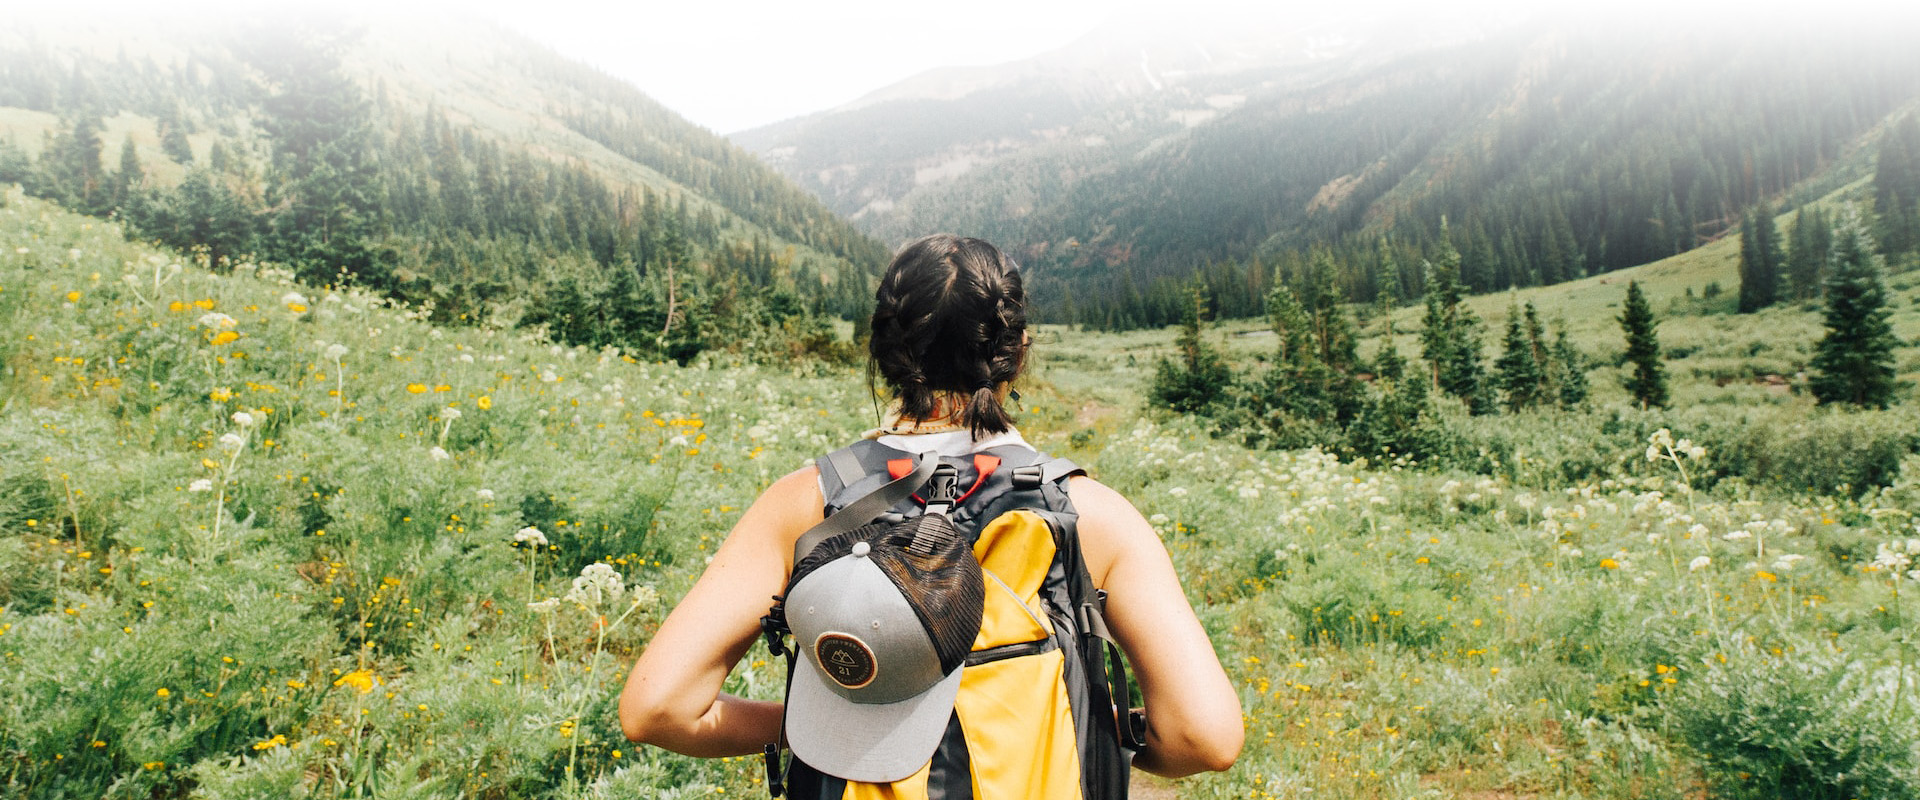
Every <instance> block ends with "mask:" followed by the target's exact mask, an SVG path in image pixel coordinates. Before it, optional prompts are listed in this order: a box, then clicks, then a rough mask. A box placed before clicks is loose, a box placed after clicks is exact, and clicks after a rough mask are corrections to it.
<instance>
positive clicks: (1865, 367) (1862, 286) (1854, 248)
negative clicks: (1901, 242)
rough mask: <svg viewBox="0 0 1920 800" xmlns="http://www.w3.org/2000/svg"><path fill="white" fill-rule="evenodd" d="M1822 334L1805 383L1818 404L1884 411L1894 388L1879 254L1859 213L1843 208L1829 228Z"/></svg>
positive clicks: (1893, 342)
mask: <svg viewBox="0 0 1920 800" xmlns="http://www.w3.org/2000/svg"><path fill="white" fill-rule="evenodd" d="M1826 290H1827V310H1826V324H1827V333H1826V335H1825V336H1824V337H1822V338H1821V339H1820V342H1819V343H1818V344H1816V345H1815V346H1814V354H1813V377H1812V378H1810V379H1809V380H1808V384H1809V388H1811V389H1812V390H1813V396H1814V397H1817V398H1819V399H1820V402H1821V403H1851V404H1853V405H1857V406H1870V407H1874V408H1885V407H1887V405H1888V404H1889V403H1891V402H1893V397H1894V394H1895V392H1896V391H1897V389H1898V383H1897V382H1896V381H1895V379H1894V370H1893V348H1894V347H1895V346H1896V345H1898V344H1899V340H1898V339H1896V338H1895V337H1894V335H1893V326H1892V324H1891V323H1890V322H1889V321H1888V319H1889V317H1890V316H1891V312H1890V311H1889V310H1888V309H1887V289H1886V286H1885V285H1884V284H1882V283H1881V279H1880V255H1879V254H1878V253H1876V252H1874V247H1873V241H1872V238H1871V237H1870V236H1869V235H1868V234H1867V229H1866V225H1865V223H1863V222H1862V221H1861V220H1860V217H1859V214H1858V213H1857V212H1855V211H1853V210H1852V209H1851V208H1849V209H1848V211H1847V213H1846V215H1845V216H1844V217H1843V218H1842V219H1841V221H1840V225H1839V227H1838V228H1836V229H1835V230H1834V243H1833V276H1832V277H1830V278H1828V279H1827V283H1826Z"/></svg>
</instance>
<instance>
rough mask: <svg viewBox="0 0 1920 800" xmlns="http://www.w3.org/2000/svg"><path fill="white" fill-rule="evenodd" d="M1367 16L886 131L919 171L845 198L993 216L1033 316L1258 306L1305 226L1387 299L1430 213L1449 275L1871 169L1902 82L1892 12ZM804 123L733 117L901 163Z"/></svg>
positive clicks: (1581, 259) (1635, 240) (1304, 253)
mask: <svg viewBox="0 0 1920 800" xmlns="http://www.w3.org/2000/svg"><path fill="white" fill-rule="evenodd" d="M1368 24H1377V23H1363V22H1361V21H1350V22H1349V23H1348V24H1347V25H1346V27H1344V28H1341V29H1340V30H1341V31H1342V32H1343V33H1344V34H1345V36H1346V38H1345V39H1343V40H1342V42H1343V45H1342V46H1341V47H1338V48H1327V49H1323V50H1322V51H1321V54H1322V57H1321V58H1319V59H1317V60H1310V61H1301V62H1299V63H1283V64H1282V65H1281V66H1273V65H1265V66H1248V67H1247V68H1244V69H1240V70H1238V71H1223V70H1220V69H1212V70H1178V69H1168V70H1166V71H1165V72H1163V73H1162V74H1161V75H1160V78H1161V80H1162V82H1163V84H1164V85H1162V86H1160V87H1158V89H1157V90H1156V91H1143V92H1140V93H1137V94H1131V95H1127V96H1123V97H1120V98H1118V99H1114V100H1111V101H1109V102H1104V103H1083V107H1082V109H1081V110H1080V113H1078V114H1077V115H1076V116H1074V117H1073V118H1072V119H1070V120H1066V119H1051V118H1047V119H1041V118H1038V117H1033V115H1030V114H1029V115H1028V116H1027V117H1021V112H1022V111H1024V109H1023V108H1021V107H1018V106H1015V107H1014V108H1011V109H1008V110H1009V111H1010V112H1011V113H1010V114H1009V116H1010V117H1013V118H1020V119H1025V118H1032V119H1033V122H1032V124H1031V125H1030V127H1029V131H1030V133H1032V134H1033V135H1031V136H1030V140H1029V141H1026V142H1024V143H1018V146H1014V145H1007V144H1004V143H1005V142H1009V141H1014V140H1011V139H1008V138H1007V137H1005V136H1001V138H1000V139H999V140H998V141H1000V142H1003V144H1002V145H1001V147H1000V149H999V150H998V151H995V150H993V149H991V148H984V149H983V148H982V147H980V146H979V144H980V143H979V142H978V141H974V142H970V143H969V147H971V149H966V148H962V147H959V146H955V147H944V148H943V147H930V148H927V149H923V150H922V151H921V152H918V153H913V154H908V155H907V156H906V157H907V158H909V159H912V160H911V161H910V162H909V163H910V164H913V165H918V166H919V167H920V169H921V172H919V173H918V180H917V182H914V183H913V185H911V186H910V187H908V188H906V189H905V190H904V191H903V192H901V193H899V194H897V195H892V196H889V197H887V198H886V199H885V200H884V201H882V202H878V203H873V202H869V204H868V205H867V206H865V209H866V213H865V214H864V215H863V216H861V217H860V218H859V221H860V222H861V224H863V225H865V226H866V227H868V228H869V229H870V230H873V231H875V232H876V233H878V234H879V235H881V236H882V237H898V236H901V235H904V234H905V233H906V232H909V231H917V230H926V229H936V228H937V229H953V230H961V231H967V232H973V233H978V234H981V235H984V236H987V237H989V238H993V239H995V240H997V241H1001V242H1004V243H1006V244H1008V245H1009V246H1010V247H1012V248H1014V249H1016V250H1017V251H1018V252H1019V253H1020V255H1021V256H1022V257H1023V261H1024V263H1026V264H1027V265H1028V266H1029V267H1031V268H1032V269H1033V271H1034V273H1035V274H1036V276H1038V279H1039V280H1038V283H1039V284H1040V288H1041V291H1040V294H1041V296H1043V297H1051V298H1053V304H1054V307H1053V311H1054V318H1056V319H1058V318H1066V319H1072V320H1077V321H1082V322H1088V323H1093V324H1098V325H1106V326H1112V327H1131V326H1136V325H1161V324H1168V323H1171V322H1173V321H1176V320H1177V319H1178V315H1179V313H1180V309H1181V307H1182V306H1183V305H1184V304H1185V299H1184V298H1185V286H1186V282H1187V279H1188V278H1189V277H1191V276H1193V275H1194V274H1196V273H1199V272H1202V271H1206V272H1208V273H1209V274H1210V275H1211V276H1212V277H1210V278H1208V279H1207V280H1206V281H1205V282H1206V284H1207V287H1208V290H1209V292H1210V293H1211V294H1212V295H1213V296H1214V305H1215V309H1216V311H1219V312H1221V313H1224V314H1228V315H1237V316H1244V315H1251V314H1256V313H1261V310H1262V309H1261V307H1260V298H1262V297H1263V296H1264V295H1265V291H1266V289H1267V287H1268V286H1269V285H1270V284H1271V283H1272V282H1273V281H1274V280H1275V278H1276V276H1277V277H1279V278H1282V279H1289V280H1290V279H1294V278H1295V277H1296V276H1298V275H1299V274H1300V273H1302V272H1303V271H1304V269H1305V267H1306V265H1307V264H1308V263H1309V255H1310V253H1311V252H1312V251H1313V250H1315V249H1326V250H1327V251H1328V252H1329V254H1330V255H1331V257H1332V262H1333V265H1334V267H1335V270H1336V271H1337V273H1338V280H1337V283H1338V284H1339V288H1340V289H1341V290H1342V291H1343V292H1344V293H1345V296H1346V297H1347V298H1348V299H1350V300H1356V301H1372V300H1374V299H1375V298H1376V297H1377V296H1379V295H1386V296H1388V297H1389V298H1390V299H1393V300H1407V299H1410V298H1413V297H1416V296H1418V295H1419V294H1420V293H1421V292H1422V290H1423V286H1422V283H1421V281H1422V278H1421V275H1422V270H1423V268H1422V262H1423V261H1424V260H1428V259H1431V258H1432V257H1433V256H1434V255H1435V254H1436V253H1438V252H1439V245H1438V241H1437V240H1438V237H1439V235H1440V231H1441V221H1442V220H1443V219H1445V220H1448V221H1449V223H1450V225H1449V226H1448V229H1449V230H1450V232H1451V236H1452V242H1451V246H1452V248H1453V249H1455V250H1457V251H1458V252H1460V253H1461V254H1462V255H1463V260H1462V274H1461V279H1462V281H1463V283H1464V284H1465V285H1466V287H1467V288H1468V289H1469V290H1471V291H1479V292H1484V291H1491V290H1497V289H1504V288H1506V287H1508V286H1531V285H1541V284H1552V283H1556V282H1559V281H1564V280H1569V279H1572V278H1578V277H1583V276H1586V275H1592V274H1599V273H1603V272H1607V271H1611V270H1615V269H1619V268H1622V267H1627V266H1633V265H1637V264H1643V263H1647V262H1651V261H1654V260H1658V259H1660V258H1663V257H1666V256H1669V255H1673V254H1675V253H1679V252H1684V251H1686V250H1688V249H1691V248H1693V247H1696V246H1698V245H1700V244H1702V243H1704V242H1706V241H1709V240H1711V239H1714V238H1717V237H1719V236H1722V235H1725V234H1726V233H1728V232H1729V231H1731V230H1733V229H1734V228H1736V227H1737V226H1738V225H1739V221H1740V218H1741V215H1742V213H1743V212H1745V211H1747V210H1749V209H1752V208H1754V207H1756V206H1758V205H1759V204H1762V203H1769V204H1773V205H1775V206H1781V205H1786V206H1789V207H1790V206H1797V205H1799V204H1801V203H1804V202H1805V201H1807V200H1809V199H1812V198H1815V197H1819V196H1822V195H1825V194H1826V193H1828V192H1830V191H1831V190H1833V189H1835V188H1837V187H1840V186H1843V185H1846V184H1847V183H1849V182H1851V181H1854V180H1858V179H1861V178H1865V177H1867V176H1869V175H1871V174H1872V173H1873V171H1874V161H1873V154H1874V145H1875V143H1876V142H1877V140H1878V136H1879V135H1880V132H1881V130H1882V128H1883V126H1884V125H1885V124H1887V123H1888V122H1889V121H1890V120H1891V119H1893V118H1897V116H1898V115H1899V114H1901V113H1903V112H1904V111H1906V110H1909V109H1912V108H1913V107H1914V106H1915V103H1916V100H1920V52H1916V51H1915V50H1914V49H1913V48H1911V47H1910V46H1908V41H1910V37H1907V36H1905V35H1904V34H1903V33H1902V30H1901V27H1900V26H1899V25H1890V26H1887V27H1884V28H1879V29H1875V28H1872V27H1863V26H1849V27H1847V28H1846V29H1845V30H1841V26H1839V25H1837V24H1830V23H1827V22H1821V21H1814V22H1812V23H1810V24H1806V25H1800V26H1797V27H1795V28H1794V29H1792V30H1787V29H1786V28H1785V27H1784V26H1782V25H1779V24H1755V25H1742V26H1731V27H1730V28H1729V29H1728V30H1724V31H1721V30H1712V29H1708V30H1700V29H1695V28H1692V27H1687V26H1681V28H1676V29H1675V30H1672V31H1665V30H1661V29H1660V28H1658V27H1654V28H1639V29H1635V30H1632V31H1623V30H1619V29H1617V28H1602V29H1584V28H1580V27H1578V26H1572V25H1562V24H1549V23H1538V22H1536V23H1524V24H1516V25H1512V26H1509V27H1505V28H1487V29H1484V30H1479V31H1472V32H1455V33H1453V34H1435V35H1434V36H1429V37H1427V38H1424V39H1414V40H1408V39H1407V38H1405V37H1404V36H1400V35H1399V34H1397V33H1394V32H1393V29H1378V28H1369V27H1367V25H1368ZM1734 31H1739V32H1737V33H1736V32H1734ZM1322 32H1323V33H1324V30H1323V31H1322ZM1281 41H1285V40H1276V42H1277V43H1278V42H1281ZM1276 58H1278V57H1276ZM1142 62H1144V59H1142ZM1276 63H1279V62H1276ZM1127 66H1128V67H1129V68H1132V69H1136V70H1138V69H1142V68H1143V67H1142V66H1141V65H1140V64H1139V63H1136V64H1129V65H1127ZM977 105H978V102H977V100H976V99H975V98H971V97H969V96H966V95H962V96H959V97H956V98H952V99H940V98H933V97H920V98H914V99H893V100H888V101H885V102H878V103H871V104H867V105H863V106H861V107H859V108H857V109H852V110H849V111H847V112H844V113H845V114H846V115H847V116H848V117H850V118H851V117H858V118H859V119H861V120H867V121H873V120H877V119H884V118H885V117H886V116H887V115H888V114H890V113H891V114H894V115H896V116H899V117H901V118H903V119H904V120H905V121H904V122H903V123H902V126H901V129H900V133H901V138H902V139H904V140H906V141H921V140H922V137H917V136H916V135H915V132H916V131H918V130H920V129H921V128H925V127H928V126H930V125H933V124H935V123H936V121H937V120H940V119H943V118H951V119H953V120H956V121H958V120H962V119H968V118H971V117H973V116H975V115H976V114H978V113H979V112H980V111H981V109H979V108H977V107H976V106H977ZM1056 116H1058V115H1056ZM832 122H833V120H832V119H831V118H826V119H817V120H811V121H809V123H810V128H808V129H810V130H815V131H818V130H825V129H827V128H828V127H829V126H830V125H831V123H832ZM1043 128H1045V129H1047V130H1044V131H1043V130H1040V129H1043ZM958 129H959V130H969V128H967V127H965V126H964V125H962V126H959V127H958ZM806 130H807V129H802V130H800V131H799V132H796V133H792V134H791V135H790V137H789V138H788V139H785V140H766V139H764V137H763V135H762V134H759V133H752V134H749V135H747V136H744V137H742V140H743V141H747V142H749V143H751V144H752V145H753V146H755V147H756V149H761V150H763V151H764V152H768V153H769V154H770V155H772V156H773V157H774V159H775V163H776V164H782V165H789V166H788V167H787V168H788V169H789V173H790V174H792V175H793V176H794V177H795V178H796V180H799V181H801V182H802V183H803V184H805V185H809V186H813V187H815V188H816V190H819V191H823V192H827V195H828V196H829V197H830V199H839V198H841V197H842V196H843V195H844V193H845V186H844V184H845V183H846V181H848V180H851V179H850V178H848V177H847V176H854V178H857V177H858V176H862V175H871V174H877V173H884V172H885V171H886V169H887V168H888V167H893V166H897V165H894V164H891V163H889V162H886V161H885V159H887V158H889V157H895V156H896V153H895V151H893V150H889V149H886V148H878V149H874V150H871V151H867V152H868V155H867V156H866V159H867V160H864V161H863V160H861V158H862V156H861V153H859V152H845V151H831V152H833V154H834V155H835V156H836V157H842V158H845V159H848V161H847V162H846V163H843V164H840V165H839V166H838V167H835V168H829V167H827V166H823V165H822V164H821V163H819V162H818V160H813V161H809V160H808V158H807V152H808V148H809V147H816V148H817V147H821V146H823V144H822V143H821V142H820V141H818V140H819V139H821V137H820V136H817V135H816V136H808V135H802V134H804V133H805V131H806ZM1036 131H1037V132H1036ZM887 133H888V131H887V130H886V129H884V128H881V129H880V130H878V131H877V132H872V131H870V132H869V133H868V134H867V135H868V136H870V137H877V138H884V137H885V135H886V134H887ZM983 135H985V134H983ZM956 154H962V155H965V156H967V157H968V160H965V161H964V162H963V163H962V162H957V161H955V158H956ZM799 164H804V165H806V169H805V170H802V169H797V168H794V167H793V166H792V165H799ZM943 165H944V166H943ZM942 169H944V170H945V171H944V172H943V171H942ZM829 181H832V182H833V186H832V189H831V191H828V190H827V189H825V188H823V184H826V183H828V182H829ZM856 182H857V181H856ZM834 192H839V194H835V193H834ZM840 207H841V208H842V209H843V210H846V205H845V203H844V202H843V203H842V204H841V206H840ZM1069 299H1070V300H1069Z"/></svg>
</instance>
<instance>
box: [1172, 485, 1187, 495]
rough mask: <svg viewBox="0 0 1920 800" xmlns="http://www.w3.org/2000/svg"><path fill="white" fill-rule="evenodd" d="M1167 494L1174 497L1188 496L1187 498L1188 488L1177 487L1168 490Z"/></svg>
mask: <svg viewBox="0 0 1920 800" xmlns="http://www.w3.org/2000/svg"><path fill="white" fill-rule="evenodd" d="M1167 494H1170V495H1173V496H1174V497H1186V496H1187V487H1185V486H1175V487H1173V488H1171V489H1168V490H1167Z"/></svg>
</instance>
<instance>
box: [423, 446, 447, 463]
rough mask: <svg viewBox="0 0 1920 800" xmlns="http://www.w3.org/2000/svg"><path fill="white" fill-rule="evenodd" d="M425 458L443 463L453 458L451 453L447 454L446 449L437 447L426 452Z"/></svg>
mask: <svg viewBox="0 0 1920 800" xmlns="http://www.w3.org/2000/svg"><path fill="white" fill-rule="evenodd" d="M427 457H429V458H432V459H433V460H435V461H445V460H447V459H450V458H453V455H452V454H451V453H448V452H447V450H446V448H444V447H441V446H439V445H434V446H433V449H431V450H428V451H427Z"/></svg>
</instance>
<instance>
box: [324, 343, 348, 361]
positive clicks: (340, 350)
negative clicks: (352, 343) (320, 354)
mask: <svg viewBox="0 0 1920 800" xmlns="http://www.w3.org/2000/svg"><path fill="white" fill-rule="evenodd" d="M346 354H347V346H346V345H343V344H330V345H327V358H331V359H333V360H335V361H339V360H340V357H341V356H344V355H346Z"/></svg>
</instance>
